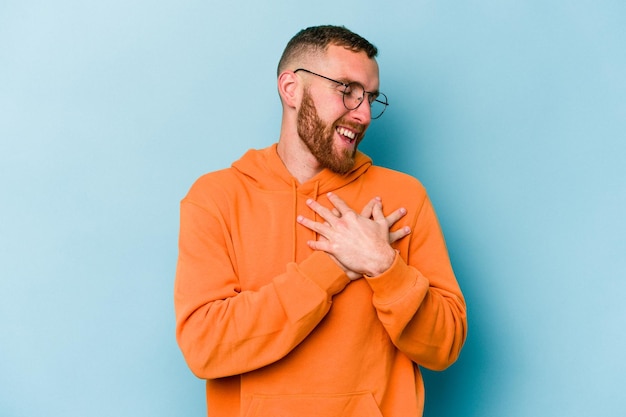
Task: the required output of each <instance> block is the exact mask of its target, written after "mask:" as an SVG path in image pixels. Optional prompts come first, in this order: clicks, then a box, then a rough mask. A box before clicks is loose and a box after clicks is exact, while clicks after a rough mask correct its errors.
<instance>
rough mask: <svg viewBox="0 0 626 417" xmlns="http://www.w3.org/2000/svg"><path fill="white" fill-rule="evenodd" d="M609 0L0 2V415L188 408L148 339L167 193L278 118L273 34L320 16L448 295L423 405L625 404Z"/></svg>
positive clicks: (183, 378) (272, 135)
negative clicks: (461, 314) (455, 317)
mask: <svg viewBox="0 0 626 417" xmlns="http://www.w3.org/2000/svg"><path fill="white" fill-rule="evenodd" d="M625 22H626V3H625V2H623V1H622V0H614V1H610V0H594V1H590V0H577V1H565V0H562V1H559V0H553V1H540V0H534V1H532V0H529V1H512V0H498V1H495V0H492V1H487V0H483V1H480V0H476V1H467V0H460V1H459V0H457V1H446V0H441V1H425V0H418V1H415V0H410V1H409V0H407V1H364V0H358V1H345V2H337V1H328V0H318V1H314V2H294V1H282V0H279V1H274V2H271V3H265V2H258V1H252V0H251V1H243V2H242V1H232V2H224V1H199V0H182V1H180V0H179V1H174V0H157V1H148V0H136V1H127V0H124V1H122V0H109V1H106V2H102V1H79V0H57V1H47V0H45V1H44V0H39V1H38V0H19V1H18V0H9V1H6V0H5V1H3V2H0V139H1V141H0V201H1V204H0V274H1V275H0V297H1V299H0V319H1V320H2V324H1V326H2V327H1V331H0V415H2V416H5V417H18V416H40V415H41V416H44V415H45V416H55V417H56V416H64V417H66V416H80V417H84V416H148V415H150V416H201V415H204V413H205V404H204V394H203V383H202V381H200V380H197V379H196V378H195V377H194V376H192V374H191V373H190V372H189V371H188V369H187V368H186V366H185V363H184V361H183V359H182V357H181V355H180V353H179V351H178V348H177V346H176V344H175V340H174V313H173V302H172V298H173V297H172V287H173V279H174V270H175V263H176V256H177V233H178V203H179V201H180V199H181V198H182V197H183V196H184V194H185V193H186V191H187V189H188V188H189V186H190V185H191V183H192V182H193V181H194V180H195V179H196V178H197V177H198V176H199V175H201V174H203V173H205V172H207V171H212V170H215V169H218V168H222V167H226V166H228V165H229V164H230V163H231V162H232V161H233V160H235V159H237V158H238V157H239V156H240V155H241V154H242V153H243V152H245V151H246V150H247V149H248V148H252V147H255V148H258V147H264V146H267V145H269V144H270V143H273V142H275V141H276V140H277V138H278V130H279V122H280V103H279V99H278V96H277V93H276V87H275V67H276V63H277V61H278V58H279V55H280V53H281V52H282V49H283V47H284V45H285V44H286V42H287V41H288V40H289V38H290V37H291V36H292V35H293V34H295V32H296V31H298V30H299V29H301V28H303V27H306V26H310V25H315V24H325V23H333V24H345V25H346V26H348V27H349V28H351V29H353V30H354V31H356V32H358V33H360V34H361V35H363V36H365V37H366V38H368V39H370V40H371V41H372V42H374V43H375V44H376V45H377V46H378V47H379V49H380V56H379V63H380V66H381V80H382V85H381V89H382V90H383V91H384V92H385V93H387V95H388V96H389V99H390V102H391V106H390V107H389V109H388V112H387V113H386V114H385V115H384V116H383V118H382V119H380V120H378V121H375V122H374V124H373V125H372V127H371V130H370V132H369V133H368V137H367V139H366V142H365V143H364V144H363V147H362V149H363V150H364V151H365V152H367V153H369V154H370V155H371V156H372V157H373V158H374V160H375V161H376V162H377V163H378V164H380V165H385V166H388V167H391V168H395V169H398V170H402V171H406V172H408V173H410V174H412V175H414V176H416V177H418V178H420V179H421V180H422V182H423V183H424V184H425V185H426V186H427V188H428V190H429V193H430V195H431V197H432V199H433V201H434V204H435V207H436V209H437V211H438V214H439V217H440V220H441V223H442V227H443V229H444V232H445V235H446V238H447V242H448V245H449V249H450V253H451V257H452V261H453V263H454V266H455V270H456V272H457V275H458V279H459V281H460V283H461V286H462V288H463V290H464V292H465V294H466V297H467V303H468V308H469V318H470V333H469V338H468V340H467V344H466V346H465V349H464V351H463V353H462V355H461V358H460V359H459V361H458V362H457V363H456V364H455V365H453V366H452V367H451V368H449V369H448V370H446V371H445V372H442V373H431V372H427V373H426V379H427V381H426V382H427V406H426V413H425V414H426V416H438V417H445V416H477V417H478V416H480V417H484V416H513V417H516V416H533V417H537V416H605V417H606V416H622V415H623V413H624V410H625V409H626V396H625V395H624V393H623V390H624V387H626V360H625V359H624V352H626V332H625V328H626V326H625V321H626V320H625V319H626V305H625V303H624V302H623V300H624V294H625V292H626V283H625V281H624V278H625V272H626V256H625V252H626V245H625V243H626V240H625V235H626V221H625V219H624V205H625V204H626V168H625V164H624V159H625V158H624V157H625V153H626V144H625V139H626V133H625V132H626V98H625V97H626V81H625V80H626V78H625V74H626V47H625V45H626V24H625Z"/></svg>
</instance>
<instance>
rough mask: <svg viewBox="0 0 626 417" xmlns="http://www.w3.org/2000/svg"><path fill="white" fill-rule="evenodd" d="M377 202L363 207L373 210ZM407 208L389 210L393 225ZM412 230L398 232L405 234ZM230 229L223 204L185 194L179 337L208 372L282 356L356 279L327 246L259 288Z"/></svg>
mask: <svg viewBox="0 0 626 417" xmlns="http://www.w3.org/2000/svg"><path fill="white" fill-rule="evenodd" d="M374 204H375V202H374V201H371V202H370V203H368V205H366V207H365V208H364V209H363V214H364V215H371V211H372V208H373V206H374ZM403 215H404V214H403V213H401V212H394V213H393V214H392V215H390V216H389V217H388V221H389V222H390V223H391V224H393V223H395V221H397V219H399V218H400V217H402V216H403ZM404 234H405V232H404V231H402V230H400V231H396V232H392V233H391V234H390V238H398V236H400V235H404ZM230 239H231V236H230V228H229V225H228V221H227V220H226V219H225V216H223V215H222V214H221V213H220V212H219V209H217V208H216V207H212V206H211V205H210V204H208V203H207V202H204V203H203V204H199V203H197V202H196V201H194V200H193V199H190V198H186V199H184V200H183V202H182V204H181V228H180V241H179V259H178V265H177V271H176V285H175V300H174V301H175V307H176V336H177V340H178V343H179V346H180V348H181V351H182V352H183V355H184V357H185V359H186V361H187V363H188V365H189V367H190V369H191V370H192V371H193V372H194V374H196V375H197V376H199V377H201V378H206V379H208V378H218V377H224V376H229V375H237V374H240V373H243V372H247V371H251V370H254V369H258V368H261V367H263V366H265V365H268V364H271V363H273V362H275V361H277V360H280V359H281V358H282V357H284V356H285V355H286V354H287V353H289V352H290V351H291V350H292V349H293V348H294V347H296V346H297V345H298V344H299V343H300V342H301V341H302V340H304V339H305V338H306V337H307V336H308V334H309V333H310V332H311V331H312V330H313V329H314V328H315V327H316V326H317V324H318V323H319V322H320V321H321V320H322V318H323V317H324V316H325V315H326V314H327V313H328V311H329V309H330V308H331V305H332V297H333V296H334V295H335V294H337V293H339V292H341V291H342V290H343V289H344V288H345V286H346V285H347V284H348V283H349V279H348V276H347V275H346V272H347V271H345V270H344V269H342V268H340V267H338V264H337V263H336V262H335V261H334V260H333V259H332V257H330V256H328V255H327V254H325V253H323V252H313V253H312V255H310V256H309V257H308V258H307V259H305V260H304V261H302V262H300V263H299V264H296V263H289V264H287V265H286V268H285V272H283V273H281V274H279V275H278V276H276V277H274V278H273V279H271V280H270V282H269V283H267V284H266V285H262V286H261V287H259V288H256V289H254V291H251V290H247V291H244V290H242V289H241V286H240V284H239V282H240V280H239V276H238V273H237V266H236V261H235V259H236V256H235V254H234V252H233V249H232V243H231V242H230Z"/></svg>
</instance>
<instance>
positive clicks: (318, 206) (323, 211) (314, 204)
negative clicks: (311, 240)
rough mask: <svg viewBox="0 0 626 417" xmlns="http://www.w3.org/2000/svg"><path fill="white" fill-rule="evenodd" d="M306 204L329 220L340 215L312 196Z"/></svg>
mask: <svg viewBox="0 0 626 417" xmlns="http://www.w3.org/2000/svg"><path fill="white" fill-rule="evenodd" d="M306 204H307V206H309V208H310V209H311V210H313V211H314V212H316V213H317V214H319V215H320V217H322V218H323V219H324V220H326V221H327V222H332V220H333V219H336V218H337V217H338V216H336V215H334V214H333V212H332V210H329V209H327V208H326V207H324V206H323V205H321V204H320V203H318V202H317V201H315V200H313V199H312V198H309V199H308V200H307V201H306ZM340 214H341V213H340ZM339 217H340V216H339ZM331 224H332V223H331Z"/></svg>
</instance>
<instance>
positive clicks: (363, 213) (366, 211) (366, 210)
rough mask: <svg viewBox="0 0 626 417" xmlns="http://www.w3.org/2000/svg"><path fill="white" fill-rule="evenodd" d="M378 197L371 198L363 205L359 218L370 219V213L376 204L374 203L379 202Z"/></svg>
mask: <svg viewBox="0 0 626 417" xmlns="http://www.w3.org/2000/svg"><path fill="white" fill-rule="evenodd" d="M380 201H381V200H380V197H375V198H372V199H371V200H370V201H368V203H367V204H366V205H365V207H363V210H361V216H363V217H365V218H366V219H370V218H371V217H372V211H373V210H374V205H375V204H376V202H380Z"/></svg>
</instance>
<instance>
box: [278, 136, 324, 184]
mask: <svg viewBox="0 0 626 417" xmlns="http://www.w3.org/2000/svg"><path fill="white" fill-rule="evenodd" d="M276 150H277V152H278V156H279V157H280V159H281V161H283V164H285V167H286V168H287V171H289V173H290V174H291V175H293V177H294V178H295V179H296V180H298V182H299V183H300V184H303V183H305V182H307V181H308V180H310V179H311V178H313V177H314V176H316V175H317V174H319V173H320V172H321V171H322V169H323V168H322V167H321V166H320V164H319V162H317V159H315V157H314V156H313V155H311V153H310V152H309V149H308V148H307V147H306V145H305V144H304V143H302V141H301V140H300V138H299V137H298V136H297V135H296V136H295V137H291V138H290V139H288V138H286V137H284V136H283V135H281V137H280V140H279V141H278V146H277V147H276Z"/></svg>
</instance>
